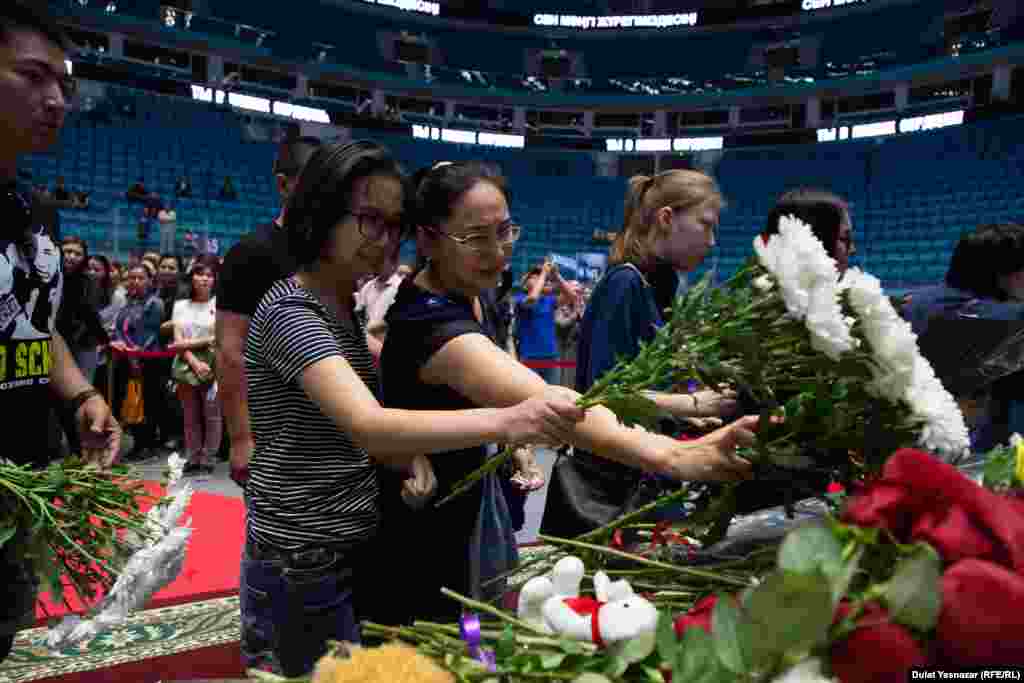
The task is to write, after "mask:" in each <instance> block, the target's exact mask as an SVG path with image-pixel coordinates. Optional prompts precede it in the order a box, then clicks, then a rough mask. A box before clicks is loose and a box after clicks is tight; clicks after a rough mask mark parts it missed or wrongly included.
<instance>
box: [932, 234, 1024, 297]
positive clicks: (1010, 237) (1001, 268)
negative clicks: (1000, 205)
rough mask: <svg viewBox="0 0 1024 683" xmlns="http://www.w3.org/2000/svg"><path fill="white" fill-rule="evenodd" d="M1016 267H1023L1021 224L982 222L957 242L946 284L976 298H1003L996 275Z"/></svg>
mask: <svg viewBox="0 0 1024 683" xmlns="http://www.w3.org/2000/svg"><path fill="white" fill-rule="evenodd" d="M1019 270H1024V226H1022V225H1019V224H1017V223H1003V224H999V225H991V224H990V225H982V226H979V227H978V228H977V229H976V230H975V231H974V232H972V233H969V234H967V235H964V236H963V237H961V238H960V241H959V242H957V245H956V248H955V249H954V250H953V257H952V258H951V259H950V261H949V270H947V271H946V284H947V285H949V286H950V287H955V288H956V289H961V290H963V291H965V292H969V293H971V294H973V295H974V296H976V297H978V298H979V299H994V300H997V301H1005V300H1006V299H1007V298H1008V297H1007V294H1006V292H1005V291H1004V290H1003V286H1002V285H1001V284H1000V282H999V279H1000V278H1001V277H1002V276H1005V275H1009V274H1011V273H1016V272H1017V271H1019Z"/></svg>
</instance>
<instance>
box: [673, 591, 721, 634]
mask: <svg viewBox="0 0 1024 683" xmlns="http://www.w3.org/2000/svg"><path fill="white" fill-rule="evenodd" d="M717 603H718V596H717V595H709V596H708V597H706V598H703V599H702V600H700V601H699V602H698V603H697V604H696V605H694V606H693V608H692V609H690V611H689V612H687V613H686V614H682V615H680V616H678V617H676V621H675V627H676V637H677V638H682V637H683V634H684V633H686V630H687V629H688V628H691V627H693V626H699V627H701V628H702V629H704V630H705V631H706V632H707V633H708V634H710V633H711V612H712V611H713V610H714V609H715V605H716V604H717Z"/></svg>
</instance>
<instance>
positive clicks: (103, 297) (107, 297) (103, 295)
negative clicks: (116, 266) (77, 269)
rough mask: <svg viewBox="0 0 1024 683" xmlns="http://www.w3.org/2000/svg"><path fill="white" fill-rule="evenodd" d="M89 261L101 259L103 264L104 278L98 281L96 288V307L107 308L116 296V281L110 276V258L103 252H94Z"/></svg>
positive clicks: (87, 261) (87, 260)
mask: <svg viewBox="0 0 1024 683" xmlns="http://www.w3.org/2000/svg"><path fill="white" fill-rule="evenodd" d="M89 261H99V262H100V263H102V264H103V279H101V280H100V281H99V282H98V283H96V289H95V293H96V308H97V309H99V308H106V307H107V306H109V305H110V302H111V300H112V299H113V297H114V282H113V280H112V279H111V277H110V272H111V270H112V268H111V266H110V259H108V258H107V257H106V256H104V255H103V254H93V255H92V256H90V257H89V258H88V259H86V263H89Z"/></svg>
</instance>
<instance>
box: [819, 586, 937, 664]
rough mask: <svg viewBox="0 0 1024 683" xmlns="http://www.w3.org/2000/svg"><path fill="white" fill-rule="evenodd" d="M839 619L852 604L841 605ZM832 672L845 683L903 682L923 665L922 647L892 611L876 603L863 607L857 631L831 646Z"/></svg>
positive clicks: (858, 619) (846, 612) (924, 661)
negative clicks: (896, 619)
mask: <svg viewBox="0 0 1024 683" xmlns="http://www.w3.org/2000/svg"><path fill="white" fill-rule="evenodd" d="M839 612H840V618H842V617H843V616H845V615H846V614H848V613H849V605H848V604H842V605H840V606H839ZM831 655H832V657H831V658H832V672H833V673H834V674H835V675H836V676H838V677H839V680H840V681H842V683H889V682H890V681H891V682H892V683H903V682H904V681H905V680H906V679H907V671H908V670H910V668H911V667H914V666H924V665H925V664H926V658H925V655H924V652H923V651H922V649H921V645H920V644H919V643H918V642H917V641H916V640H914V637H913V636H912V635H911V634H910V631H908V630H907V629H906V628H904V627H903V626H901V625H899V624H897V623H895V622H892V621H890V620H889V612H888V611H887V610H886V609H885V608H884V607H882V606H881V605H879V604H878V603H875V602H869V603H867V604H865V605H864V611H863V612H862V613H861V615H860V616H859V617H858V618H857V629H856V630H855V631H853V633H851V634H850V635H848V636H847V637H846V638H843V639H842V640H840V641H838V642H836V643H834V644H833V645H832V652H831Z"/></svg>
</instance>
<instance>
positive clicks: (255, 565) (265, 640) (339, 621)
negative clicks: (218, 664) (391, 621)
mask: <svg viewBox="0 0 1024 683" xmlns="http://www.w3.org/2000/svg"><path fill="white" fill-rule="evenodd" d="M349 553H350V551H342V550H336V549H331V548H312V549H306V550H303V551H301V552H287V551H278V550H275V549H272V548H268V547H266V546H261V545H259V544H255V543H253V542H251V541H250V542H247V543H246V548H245V555H244V557H243V558H242V571H241V581H240V586H239V603H240V607H241V619H242V657H243V660H244V661H245V665H246V667H247V668H250V669H263V670H269V671H271V672H273V673H276V674H278V675H282V676H285V677H288V678H293V677H299V676H306V675H309V673H310V672H311V671H312V670H313V668H314V666H315V665H316V662H317V660H319V659H320V657H322V656H323V655H324V654H325V653H326V652H327V641H329V640H337V641H347V642H353V643H358V642H359V622H358V621H357V617H356V614H355V609H354V607H353V583H354V579H355V570H354V568H353V564H352V562H351V558H350V554H349Z"/></svg>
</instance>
